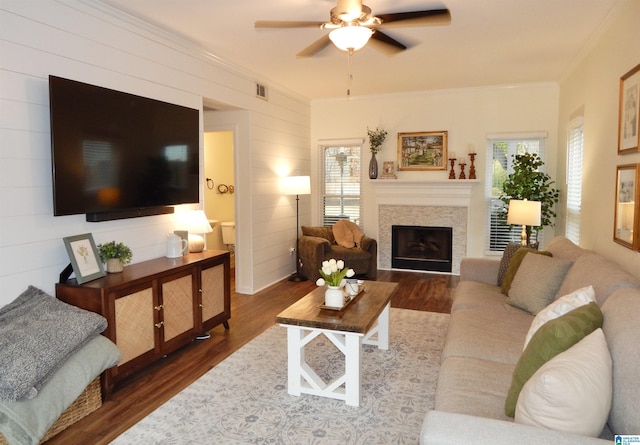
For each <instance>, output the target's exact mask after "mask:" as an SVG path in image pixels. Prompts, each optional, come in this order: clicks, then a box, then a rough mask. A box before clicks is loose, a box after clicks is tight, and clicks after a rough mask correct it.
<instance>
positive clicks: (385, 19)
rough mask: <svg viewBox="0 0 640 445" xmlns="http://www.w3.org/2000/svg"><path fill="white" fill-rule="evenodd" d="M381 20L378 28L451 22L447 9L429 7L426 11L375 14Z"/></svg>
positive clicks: (434, 24)
mask: <svg viewBox="0 0 640 445" xmlns="http://www.w3.org/2000/svg"><path fill="white" fill-rule="evenodd" d="M376 17H378V18H379V19H381V20H382V24H381V25H378V26H377V27H378V28H400V27H405V26H436V25H448V24H450V23H451V13H450V12H449V10H448V9H431V10H428V11H410V12H394V13H390V14H376Z"/></svg>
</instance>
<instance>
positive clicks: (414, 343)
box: [112, 308, 449, 445]
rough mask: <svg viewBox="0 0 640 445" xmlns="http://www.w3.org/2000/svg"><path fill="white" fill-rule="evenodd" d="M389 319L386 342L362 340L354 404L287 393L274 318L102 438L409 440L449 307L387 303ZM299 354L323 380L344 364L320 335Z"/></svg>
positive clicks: (430, 395) (282, 334)
mask: <svg viewBox="0 0 640 445" xmlns="http://www.w3.org/2000/svg"><path fill="white" fill-rule="evenodd" d="M390 317H391V327H390V347H389V350H388V351H382V350H379V349H377V348H376V347H373V346H366V345H365V346H363V354H362V379H361V381H362V391H361V394H362V403H361V406H360V407H352V406H347V405H346V404H345V403H344V402H343V401H339V400H332V399H328V398H324V397H319V396H312V395H302V396H300V397H295V396H291V395H289V394H288V393H287V347H286V330H285V329H284V328H282V327H280V326H278V325H274V326H272V327H270V328H268V329H267V330H266V331H265V332H263V333H262V334H260V335H258V336H257V337H255V338H254V339H253V340H251V341H250V342H248V343H247V344H246V345H244V346H243V347H242V348H240V349H239V350H237V351H236V352H234V353H233V354H232V355H230V356H229V357H227V358H226V359H225V360H224V361H222V362H221V363H219V364H218V365H217V366H215V367H214V368H213V369H211V370H210V371H208V372H207V373H206V374H204V375H203V376H202V377H200V378H199V379H198V380H197V381H195V382H194V383H193V384H191V385H190V386H188V387H187V388H185V389H184V390H182V391H181V392H180V393H178V394H177V395H175V396H174V397H173V398H172V399H170V400H169V401H168V402H166V403H165V404H163V405H162V406H160V407H159V408H157V409H156V410H155V411H154V412H152V413H151V414H149V415H148V416H147V417H145V418H144V419H143V420H141V421H140V422H138V423H137V424H136V425H134V426H133V427H131V428H130V429H129V430H127V431H125V432H124V433H123V434H122V435H120V436H119V437H118V438H117V439H116V440H114V441H113V442H112V444H114V445H125V444H132V443H139V444H167V445H183V444H184V445H187V444H189V445H210V444H212V443H220V444H229V445H234V444H319V443H322V444H341V445H344V444H349V445H350V444H354V445H355V444H362V445H364V444H367V445H369V444H417V443H418V439H419V434H420V428H421V426H422V421H423V419H424V416H425V415H426V413H427V411H428V410H429V409H431V408H432V407H433V403H434V396H435V387H436V381H437V375H438V371H439V369H440V356H441V353H442V348H443V346H444V338H445V334H446V329H447V326H448V323H449V315H448V314H440V313H435V312H422V311H414V310H408V309H397V308H392V309H391V313H390ZM305 356H306V359H307V361H308V362H309V363H310V364H311V366H312V368H313V369H314V370H315V371H316V372H317V373H318V374H319V375H320V376H321V377H322V378H323V379H325V381H329V380H330V379H331V378H332V377H334V376H336V375H339V373H341V372H342V370H343V369H344V360H343V357H342V354H340V353H339V352H338V351H337V350H336V348H335V346H333V345H332V344H331V343H330V342H329V341H328V340H327V339H326V338H325V337H324V336H320V337H318V338H316V339H315V340H314V341H312V342H311V343H310V344H309V345H308V346H307V348H306V350H305Z"/></svg>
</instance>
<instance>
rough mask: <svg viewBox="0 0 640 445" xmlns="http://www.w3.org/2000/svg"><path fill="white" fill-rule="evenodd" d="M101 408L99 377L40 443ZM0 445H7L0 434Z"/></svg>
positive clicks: (52, 426)
mask: <svg viewBox="0 0 640 445" xmlns="http://www.w3.org/2000/svg"><path fill="white" fill-rule="evenodd" d="M101 406H102V393H101V391H100V377H97V378H96V379H95V380H93V381H92V382H91V383H89V386H87V387H86V388H85V390H84V391H83V392H82V394H80V396H78V398H77V399H76V400H75V401H74V402H73V403H72V404H71V405H69V407H68V408H67V409H66V410H65V411H64V412H63V413H62V414H61V415H60V417H58V420H56V421H55V423H54V424H53V425H51V428H49V430H48V431H47V433H46V434H45V435H44V437H43V438H42V442H45V441H47V440H49V439H50V438H52V437H53V436H55V435H56V434H58V433H59V432H61V431H63V430H65V429H66V428H67V427H69V426H71V425H73V424H74V423H76V422H77V421H78V420H80V419H82V418H83V417H85V416H87V415H89V414H91V413H92V412H94V411H95V410H97V409H98V408H100V407H101ZM0 445H7V440H6V439H5V437H4V436H3V435H2V433H0Z"/></svg>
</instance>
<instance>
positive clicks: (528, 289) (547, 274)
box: [507, 253, 572, 314]
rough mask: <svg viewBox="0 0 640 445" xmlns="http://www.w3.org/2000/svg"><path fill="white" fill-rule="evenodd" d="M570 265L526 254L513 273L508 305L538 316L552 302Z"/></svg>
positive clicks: (549, 258)
mask: <svg viewBox="0 0 640 445" xmlns="http://www.w3.org/2000/svg"><path fill="white" fill-rule="evenodd" d="M571 264H572V262H571V261H569V260H563V259H560V258H553V257H549V256H546V255H533V254H531V253H527V254H526V255H525V256H524V258H523V259H522V263H521V264H520V267H519V268H518V271H517V272H516V275H515V277H514V278H513V282H512V283H511V288H510V289H509V296H508V297H507V303H509V304H510V305H512V306H516V307H519V308H520V309H524V310H525V311H529V312H530V313H532V314H537V313H538V312H540V311H541V310H542V309H544V308H545V307H546V306H547V305H549V303H551V302H552V301H553V299H554V298H555V296H556V294H557V293H558V289H559V288H560V285H561V284H562V280H564V276H565V275H566V274H567V271H568V270H569V268H570V267H571Z"/></svg>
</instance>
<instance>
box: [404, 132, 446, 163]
mask: <svg viewBox="0 0 640 445" xmlns="http://www.w3.org/2000/svg"><path fill="white" fill-rule="evenodd" d="M447 136H448V135H447V132H446V131H422V132H415V133H398V170H399V171H402V170H406V171H411V170H446V169H447Z"/></svg>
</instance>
